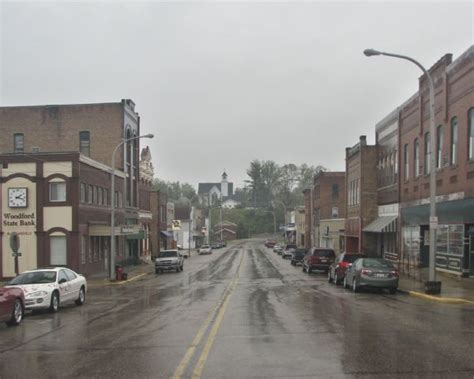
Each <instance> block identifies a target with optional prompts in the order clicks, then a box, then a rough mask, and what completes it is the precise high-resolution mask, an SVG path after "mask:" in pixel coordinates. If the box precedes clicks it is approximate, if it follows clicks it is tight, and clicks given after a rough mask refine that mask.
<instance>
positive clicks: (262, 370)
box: [0, 240, 474, 378]
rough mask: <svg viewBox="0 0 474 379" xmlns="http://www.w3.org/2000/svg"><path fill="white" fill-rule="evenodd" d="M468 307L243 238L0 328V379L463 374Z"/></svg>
mask: <svg viewBox="0 0 474 379" xmlns="http://www.w3.org/2000/svg"><path fill="white" fill-rule="evenodd" d="M473 357H474V307H472V306H460V305H457V306H453V305H444V304H435V303H429V302H425V301H423V300H419V299H416V298H412V297H409V296H406V295H401V294H397V295H389V294H383V293H367V292H364V293H360V294H353V293H352V292H350V291H347V290H343V289H342V288H341V287H340V286H338V287H335V286H334V285H332V284H328V283H327V281H326V277H325V275H323V274H318V273H316V274H311V275H307V274H304V273H302V272H301V267H300V266H299V267H293V266H291V265H290V263H289V261H288V260H283V259H282V258H281V257H280V256H278V255H276V254H275V253H273V252H272V251H271V250H270V249H266V248H265V247H263V245H262V241H255V240H250V241H245V242H243V243H240V244H239V245H237V246H234V247H228V248H227V249H221V250H217V251H215V252H214V254H212V255H209V256H193V257H191V258H190V259H187V260H186V261H185V269H184V272H182V273H166V274H163V275H158V276H155V275H154V274H151V275H147V276H145V277H143V278H142V279H141V280H138V281H136V282H131V283H129V284H127V285H124V286H109V287H100V288H91V289H90V291H89V293H88V298H87V302H86V305H84V306H83V307H76V306H68V307H65V308H62V309H61V310H60V312H59V313H57V314H54V315H51V314H48V313H42V314H35V315H28V316H27V318H26V319H25V321H24V323H23V324H22V325H21V326H20V327H17V328H6V327H4V326H3V325H2V326H0V378H13V377H18V378H32V377H35V378H39V377H48V378H65V377H89V378H92V377H97V378H99V377H100V378H105V377H107V378H109V377H114V378H168V377H173V376H175V377H177V378H178V377H183V378H187V377H193V376H194V377H195V378H199V377H202V378H221V377H227V378H247V377H267V378H277V377H279V378H313V377H322V378H327V377H335V378H340V377H373V378H379V377H417V378H419V377H423V378H457V377H465V378H473V377H474V359H473Z"/></svg>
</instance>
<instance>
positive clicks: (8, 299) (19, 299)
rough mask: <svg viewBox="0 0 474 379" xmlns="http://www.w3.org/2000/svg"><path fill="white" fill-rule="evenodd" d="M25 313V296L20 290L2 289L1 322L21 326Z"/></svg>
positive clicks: (0, 290)
mask: <svg viewBox="0 0 474 379" xmlns="http://www.w3.org/2000/svg"><path fill="white" fill-rule="evenodd" d="M24 312H25V295H24V294H23V290H21V289H20V288H14V287H13V288H0V321H4V322H6V323H7V325H8V326H14V325H19V324H20V323H21V321H22V320H23V314H24Z"/></svg>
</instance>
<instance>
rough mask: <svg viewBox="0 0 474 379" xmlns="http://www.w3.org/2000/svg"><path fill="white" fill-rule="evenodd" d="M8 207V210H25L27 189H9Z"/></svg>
mask: <svg viewBox="0 0 474 379" xmlns="http://www.w3.org/2000/svg"><path fill="white" fill-rule="evenodd" d="M8 206H9V207H10V208H26V207H27V206H28V188H9V189H8Z"/></svg>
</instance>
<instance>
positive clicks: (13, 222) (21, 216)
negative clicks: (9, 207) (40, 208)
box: [2, 212, 36, 226]
mask: <svg viewBox="0 0 474 379" xmlns="http://www.w3.org/2000/svg"><path fill="white" fill-rule="evenodd" d="M2 224H3V226H35V225H36V216H35V213H34V212H32V213H24V212H21V213H11V212H7V213H4V214H3V223H2Z"/></svg>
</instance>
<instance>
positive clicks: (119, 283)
mask: <svg viewBox="0 0 474 379" xmlns="http://www.w3.org/2000/svg"><path fill="white" fill-rule="evenodd" d="M149 274H151V272H144V273H142V274H138V275H135V276H133V277H131V278H130V279H127V280H121V281H110V280H109V279H105V280H104V281H103V282H102V283H100V282H99V283H94V284H89V285H88V287H89V288H98V287H108V286H122V285H124V284H127V283H130V282H133V281H134V280H137V279H139V278H141V277H143V276H145V275H149Z"/></svg>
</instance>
